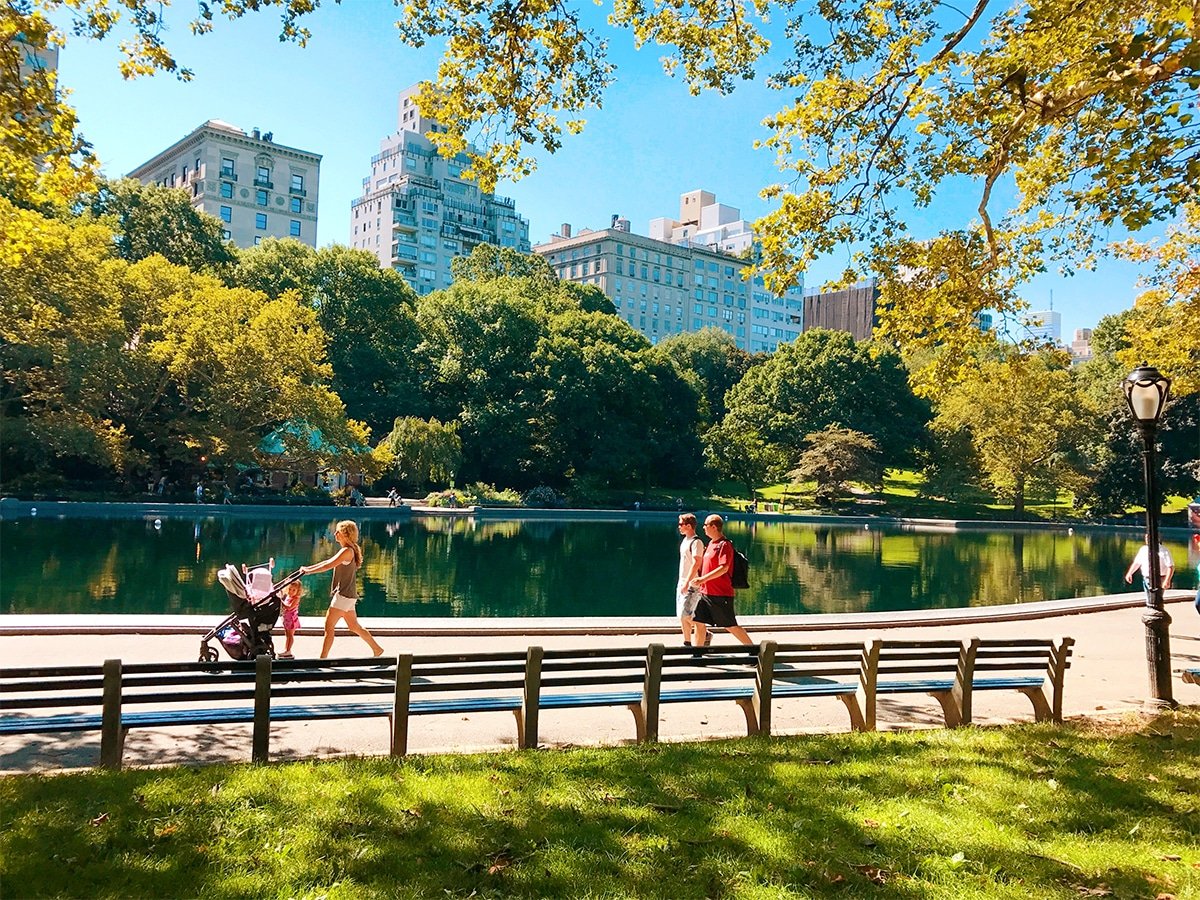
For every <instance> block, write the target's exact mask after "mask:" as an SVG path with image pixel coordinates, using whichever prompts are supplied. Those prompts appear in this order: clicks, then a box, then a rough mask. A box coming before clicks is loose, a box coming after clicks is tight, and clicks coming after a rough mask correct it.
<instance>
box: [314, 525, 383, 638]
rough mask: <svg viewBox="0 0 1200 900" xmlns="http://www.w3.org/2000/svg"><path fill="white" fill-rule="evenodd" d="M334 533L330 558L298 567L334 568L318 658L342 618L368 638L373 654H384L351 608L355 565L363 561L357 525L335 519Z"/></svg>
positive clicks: (354, 601)
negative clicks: (333, 544) (334, 542)
mask: <svg viewBox="0 0 1200 900" xmlns="http://www.w3.org/2000/svg"><path fill="white" fill-rule="evenodd" d="M333 537H334V539H335V540H336V541H337V542H338V548H339V549H338V551H337V553H335V554H333V556H331V557H329V559H326V560H323V561H322V562H319V563H316V564H315V565H311V566H301V567H300V571H301V572H302V573H303V574H305V575H316V574H317V573H318V572H328V571H329V570H330V569H332V570H333V583H332V584H331V586H330V597H329V612H327V613H326V614H325V642H324V644H322V645H321V659H325V658H326V657H328V656H329V650H330V648H331V647H333V637H334V632H333V630H334V628H335V627H336V625H337V623H338V622H339V621H341V620H342V619H345V621H346V627H347V628H349V629H350V631H352V632H353V633H354V634H357V635H358V636H359V637H360V638H362V639H363V640H364V641H366V642H367V644H368V645H369V646H370V648H371V652H372V653H374V654H375V655H376V656H382V655H383V648H382V647H380V646H379V644H378V642H377V641H376V640H375V638H374V637H372V636H371V632H369V631H367V629H366V628H365V627H363V626H362V625H360V624H359V621H358V615H357V614H356V613H355V611H354V608H355V606H357V605H358V585H357V584H356V582H355V579H356V576H357V575H358V568H359V566H361V565H362V559H363V553H362V547H360V546H359V545H358V526H357V525H356V524H354V523H353V522H350V521H342V522H338V523H337V525H336V526H335V527H334V529H333Z"/></svg>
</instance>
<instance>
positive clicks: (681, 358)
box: [655, 328, 751, 430]
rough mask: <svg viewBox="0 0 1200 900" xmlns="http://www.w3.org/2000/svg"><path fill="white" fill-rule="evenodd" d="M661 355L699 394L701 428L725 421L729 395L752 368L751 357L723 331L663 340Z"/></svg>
mask: <svg viewBox="0 0 1200 900" xmlns="http://www.w3.org/2000/svg"><path fill="white" fill-rule="evenodd" d="M655 349H656V351H657V353H658V354H659V355H661V356H663V357H665V358H667V359H669V360H670V361H671V363H672V364H673V365H674V366H675V368H676V369H678V370H679V373H680V375H682V376H683V377H684V378H685V379H686V380H687V381H688V383H689V384H691V385H692V386H693V387H694V388H695V390H696V393H697V394H698V395H699V397H700V400H701V404H700V410H699V413H700V429H701V430H704V429H706V428H708V427H711V426H712V425H715V424H717V423H718V422H720V421H721V420H722V419H724V418H725V395H726V394H727V393H729V391H730V389H731V388H732V387H733V386H734V385H735V384H737V383H738V382H739V381H741V380H742V377H743V376H744V375H745V374H746V372H747V371H749V369H750V365H751V359H750V354H749V353H747V352H746V351H745V350H741V349H739V348H738V346H737V344H736V343H735V342H734V339H733V336H732V335H730V334H728V333H726V332H724V331H722V330H721V329H719V328H704V329H701V330H700V331H697V332H692V333H684V334H673V335H671V336H669V337H667V338H664V339H663V340H662V341H660V342H659V343H658V344H657V345H656V347H655Z"/></svg>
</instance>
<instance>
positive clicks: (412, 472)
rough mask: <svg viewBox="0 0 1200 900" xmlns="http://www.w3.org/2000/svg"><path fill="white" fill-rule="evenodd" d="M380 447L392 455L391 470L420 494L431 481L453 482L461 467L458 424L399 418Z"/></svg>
mask: <svg viewBox="0 0 1200 900" xmlns="http://www.w3.org/2000/svg"><path fill="white" fill-rule="evenodd" d="M381 444H382V446H385V447H386V448H387V449H388V450H389V451H390V453H391V456H392V463H391V465H392V468H394V469H395V470H396V472H397V473H398V474H399V476H400V478H401V479H403V480H405V481H410V482H412V483H413V485H414V486H415V487H416V489H417V493H418V494H420V493H421V491H422V490H423V489H424V486H425V485H426V484H427V483H429V482H431V481H433V482H448V481H453V480H454V475H455V473H456V472H457V471H458V467H459V466H460V465H461V464H462V440H461V439H460V438H459V436H458V423H457V422H451V423H449V424H442V423H441V422H439V421H438V420H437V419H428V420H426V419H418V418H415V417H413V416H405V417H402V418H398V419H396V422H395V424H394V426H393V427H392V430H391V432H390V433H389V434H388V435H387V437H385V438H384V439H383V441H382V442H381Z"/></svg>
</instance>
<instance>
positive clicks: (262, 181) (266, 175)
mask: <svg viewBox="0 0 1200 900" xmlns="http://www.w3.org/2000/svg"><path fill="white" fill-rule="evenodd" d="M257 173H258V174H256V175H255V176H254V183H255V184H258V185H262V186H263V187H267V188H269V187H274V185H273V184H271V170H270V169H268V168H267V167H266V166H259V167H258V169H257Z"/></svg>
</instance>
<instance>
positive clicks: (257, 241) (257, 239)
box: [254, 234, 262, 247]
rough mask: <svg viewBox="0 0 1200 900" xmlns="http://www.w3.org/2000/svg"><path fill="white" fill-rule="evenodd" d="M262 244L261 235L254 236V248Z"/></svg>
mask: <svg viewBox="0 0 1200 900" xmlns="http://www.w3.org/2000/svg"><path fill="white" fill-rule="evenodd" d="M261 243H262V237H260V236H259V235H257V234H256V235H255V236H254V246H255V247H257V246H258V245H259V244H261Z"/></svg>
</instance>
